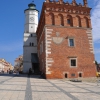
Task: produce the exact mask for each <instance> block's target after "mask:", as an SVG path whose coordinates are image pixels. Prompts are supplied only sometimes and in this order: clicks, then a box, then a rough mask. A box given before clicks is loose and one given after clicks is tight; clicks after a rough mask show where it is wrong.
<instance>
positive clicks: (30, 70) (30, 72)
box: [28, 68, 32, 77]
mask: <svg viewBox="0 0 100 100" xmlns="http://www.w3.org/2000/svg"><path fill="white" fill-rule="evenodd" d="M31 74H32V69H31V68H30V69H29V72H28V76H29V77H30V75H31Z"/></svg>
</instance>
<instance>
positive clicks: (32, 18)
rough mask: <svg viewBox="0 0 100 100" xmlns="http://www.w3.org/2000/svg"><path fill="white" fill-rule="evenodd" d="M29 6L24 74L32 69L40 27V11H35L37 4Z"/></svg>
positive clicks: (26, 19) (25, 35)
mask: <svg viewBox="0 0 100 100" xmlns="http://www.w3.org/2000/svg"><path fill="white" fill-rule="evenodd" d="M28 6H29V9H26V10H25V29H24V43H23V72H24V73H27V72H28V71H29V68H32V62H31V54H32V53H37V37H36V30H37V26H38V10H36V9H35V4H33V3H31V4H29V5H28ZM32 43H33V44H32ZM30 44H31V45H30Z"/></svg>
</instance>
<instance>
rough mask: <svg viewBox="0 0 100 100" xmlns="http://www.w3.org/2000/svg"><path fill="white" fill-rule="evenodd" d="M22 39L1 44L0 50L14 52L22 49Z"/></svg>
mask: <svg viewBox="0 0 100 100" xmlns="http://www.w3.org/2000/svg"><path fill="white" fill-rule="evenodd" d="M22 47H23V44H22V41H16V42H13V43H6V44H0V52H13V51H18V50H22Z"/></svg>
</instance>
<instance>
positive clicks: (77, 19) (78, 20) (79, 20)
mask: <svg viewBox="0 0 100 100" xmlns="http://www.w3.org/2000/svg"><path fill="white" fill-rule="evenodd" d="M76 21H77V26H78V27H82V25H81V18H80V17H79V16H76Z"/></svg>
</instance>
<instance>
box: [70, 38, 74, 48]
mask: <svg viewBox="0 0 100 100" xmlns="http://www.w3.org/2000/svg"><path fill="white" fill-rule="evenodd" d="M69 46H70V47H74V46H75V44H74V39H72V38H70V39H69Z"/></svg>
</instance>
